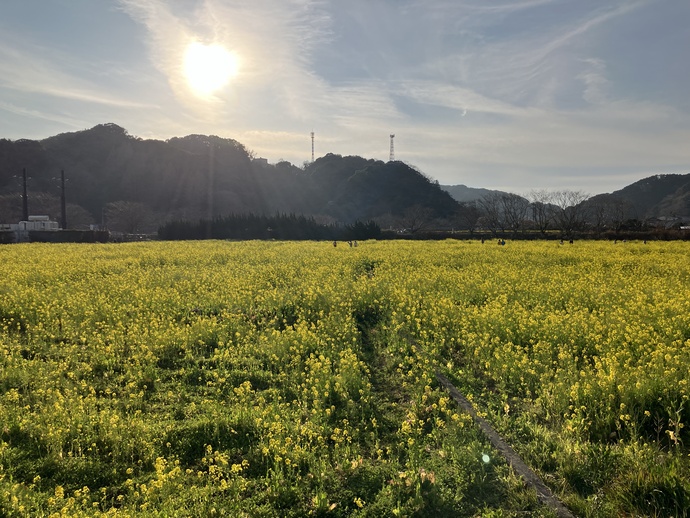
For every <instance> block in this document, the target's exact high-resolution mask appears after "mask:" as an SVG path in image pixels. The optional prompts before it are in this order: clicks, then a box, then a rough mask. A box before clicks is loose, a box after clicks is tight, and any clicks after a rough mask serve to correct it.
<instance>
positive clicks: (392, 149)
mask: <svg viewBox="0 0 690 518" xmlns="http://www.w3.org/2000/svg"><path fill="white" fill-rule="evenodd" d="M394 138H395V135H393V134H392V133H391V154H390V157H389V158H388V160H389V161H390V162H392V161H393V160H395V150H394V148H393V139H394Z"/></svg>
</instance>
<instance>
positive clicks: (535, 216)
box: [527, 189, 553, 234]
mask: <svg viewBox="0 0 690 518" xmlns="http://www.w3.org/2000/svg"><path fill="white" fill-rule="evenodd" d="M527 197H528V199H529V201H530V209H531V212H532V221H534V225H535V226H536V227H537V228H538V229H539V232H541V233H542V234H546V230H547V229H548V228H549V225H550V224H551V221H552V217H553V205H552V199H553V194H552V193H551V192H550V191H548V190H546V189H534V190H532V191H530V193H529V194H528V195H527Z"/></svg>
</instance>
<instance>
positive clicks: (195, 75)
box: [184, 42, 237, 97]
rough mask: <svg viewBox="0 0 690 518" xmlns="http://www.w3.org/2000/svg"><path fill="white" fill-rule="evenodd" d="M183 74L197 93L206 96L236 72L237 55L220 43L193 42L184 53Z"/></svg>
mask: <svg viewBox="0 0 690 518" xmlns="http://www.w3.org/2000/svg"><path fill="white" fill-rule="evenodd" d="M184 74H185V77H186V78H187V83H188V84H189V86H190V87H191V89H192V90H193V91H194V92H195V93H196V94H197V95H200V96H202V97H208V96H210V95H211V94H213V93H215V92H217V91H218V90H220V89H221V88H223V87H224V86H226V85H227V84H228V83H229V82H230V80H231V79H232V78H233V76H235V74H237V57H236V56H235V55H234V54H233V53H231V52H230V51H228V50H227V49H226V48H225V47H223V46H222V45H204V44H203V43H199V42H194V43H191V44H190V45H189V46H188V47H187V51H186V53H185V57H184Z"/></svg>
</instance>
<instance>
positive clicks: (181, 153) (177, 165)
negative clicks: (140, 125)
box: [0, 124, 458, 230]
mask: <svg viewBox="0 0 690 518" xmlns="http://www.w3.org/2000/svg"><path fill="white" fill-rule="evenodd" d="M23 169H26V170H27V174H28V176H30V180H29V181H28V188H29V196H28V198H29V207H30V212H31V213H32V214H37V213H48V214H49V215H50V216H52V217H53V218H55V219H57V217H58V216H59V215H60V210H59V195H60V188H59V182H58V181H57V180H56V177H59V176H60V171H61V170H64V172H65V176H66V178H67V179H68V182H67V187H66V189H65V190H66V199H67V202H68V209H69V210H68V212H70V213H71V214H70V217H68V222H71V223H72V225H74V224H75V220H79V221H80V223H88V222H100V221H101V219H102V218H103V217H104V216H105V217H106V218H107V219H109V221H110V222H111V223H112V222H113V221H114V219H113V218H115V219H118V218H119V219H120V220H121V219H123V218H124V216H123V213H125V212H126V213H128V214H127V216H128V217H129V218H130V219H132V218H138V219H139V220H141V221H144V220H145V221H146V222H147V225H148V227H154V225H155V224H157V223H161V222H163V221H170V220H173V219H188V220H193V219H197V220H198V219H199V218H213V217H220V216H224V215H228V214H247V213H253V214H269V215H270V214H276V213H286V214H290V213H294V214H304V215H309V216H313V217H315V218H317V219H318V220H319V221H323V222H328V223H334V222H340V223H352V222H354V221H357V220H359V221H366V220H370V219H374V218H376V219H379V220H381V221H393V220H398V219H401V218H405V216H406V213H407V212H410V211H412V212H417V213H419V211H420V210H422V211H423V212H424V214H425V215H426V216H427V217H429V218H447V217H450V216H451V215H452V214H453V213H454V212H455V211H456V210H457V208H458V204H457V202H456V201H455V200H454V199H453V198H452V197H451V196H450V195H449V194H448V193H447V192H445V191H444V190H442V189H441V188H440V187H439V185H438V183H436V182H432V181H431V180H430V179H429V178H428V177H426V176H425V175H424V174H422V173H421V172H419V171H417V170H415V169H413V168H411V167H409V166H408V165H406V164H404V163H402V162H388V163H384V162H381V161H377V160H368V159H365V158H362V157H358V156H346V157H343V156H340V155H334V154H328V155H326V156H324V157H321V158H319V159H318V160H316V161H314V162H313V163H311V164H308V165H306V166H305V167H304V168H300V167H296V166H294V165H292V164H290V163H288V162H279V163H277V164H269V163H268V162H267V161H265V160H262V159H254V158H253V157H252V156H251V154H250V153H249V152H248V151H247V149H246V148H245V147H244V146H243V145H242V144H240V143H239V142H237V141H235V140H232V139H224V138H220V137H216V136H205V135H189V136H186V137H182V138H172V139H170V140H167V141H160V140H142V139H140V138H136V137H133V136H131V135H129V134H128V133H127V131H126V130H125V129H124V128H121V127H120V126H117V125H115V124H101V125H98V126H95V127H94V128H91V129H88V130H84V131H78V132H74V133H64V134H60V135H56V136H54V137H50V138H47V139H44V140H41V141H33V140H17V141H10V140H6V139H3V140H0V188H2V191H1V193H4V195H0V221H5V222H7V221H9V222H16V221H18V220H19V219H20V218H21V216H22V208H21V201H20V197H19V196H17V195H18V194H20V193H21V179H20V178H19V177H20V176H21V174H22V170H23ZM75 218H76V219H75ZM89 220H90V221H89ZM128 226H131V225H128ZM135 226H136V225H135ZM139 226H142V225H139ZM149 230H150V228H149Z"/></svg>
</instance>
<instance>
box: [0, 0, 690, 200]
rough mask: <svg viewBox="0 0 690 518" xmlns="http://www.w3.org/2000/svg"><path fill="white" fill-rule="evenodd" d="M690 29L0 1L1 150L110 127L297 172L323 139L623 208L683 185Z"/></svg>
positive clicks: (653, 9)
mask: <svg viewBox="0 0 690 518" xmlns="http://www.w3.org/2000/svg"><path fill="white" fill-rule="evenodd" d="M689 22H690V1H688V0H2V3H1V5H0V138H8V139H11V140H17V139H20V138H29V139H42V138H45V137H49V136H52V135H56V134H58V133H65V132H73V131H80V130H84V129H88V128H91V127H93V126H95V125H97V124H102V123H115V124H118V125H120V126H122V127H123V128H125V129H126V130H127V131H128V132H129V133H130V134H131V135H133V136H136V137H141V138H144V139H148V138H153V139H161V140H165V139H168V138H171V137H175V136H178V137H181V136H185V135H189V134H205V135H218V136H220V137H224V138H231V139H235V140H237V141H239V142H240V143H242V144H244V145H245V146H246V147H247V149H248V150H250V151H251V152H252V153H253V155H254V156H256V157H263V158H267V159H268V160H269V162H271V163H274V162H277V161H279V160H287V161H290V162H292V163H293V164H295V165H298V166H302V165H303V164H304V163H305V162H308V161H310V160H311V150H312V139H311V132H314V152H315V156H316V157H317V158H318V157H319V156H323V155H325V154H326V153H337V154H341V155H360V156H363V157H366V158H374V159H379V160H384V161H387V160H388V159H389V153H390V142H391V139H390V135H391V134H394V135H395V138H394V139H393V142H394V146H395V150H394V152H395V159H396V160H401V161H403V162H405V163H407V164H409V165H411V166H414V167H416V168H417V169H419V170H421V171H422V172H423V173H425V174H426V175H427V176H429V177H431V178H433V179H434V180H438V181H439V182H440V183H441V184H444V185H457V184H464V185H467V186H471V187H484V188H490V189H501V190H506V191H511V192H516V193H520V194H527V193H528V192H529V191H530V190H533V189H549V190H562V189H568V190H580V191H583V192H585V193H588V194H592V195H593V194H598V193H603V192H613V191H615V190H618V189H621V188H623V187H624V186H626V185H629V184H631V183H633V182H635V181H637V180H639V179H642V178H645V177H647V176H650V175H653V174H665V173H683V174H685V173H690V25H689ZM194 46H196V47H194ZM190 48H196V49H205V50H209V49H211V52H206V53H202V54H194V53H192V52H190ZM190 60H191V63H190ZM209 68H210V70H208V69H209ZM204 70H205V71H204ZM209 74H210V75H209Z"/></svg>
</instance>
